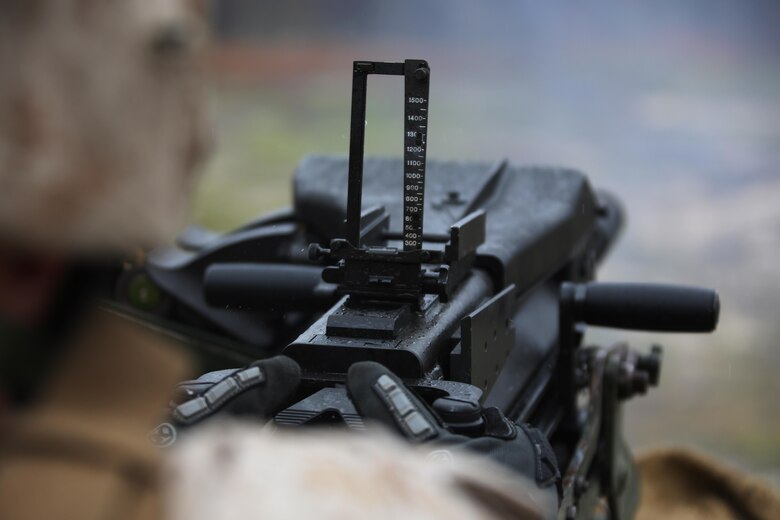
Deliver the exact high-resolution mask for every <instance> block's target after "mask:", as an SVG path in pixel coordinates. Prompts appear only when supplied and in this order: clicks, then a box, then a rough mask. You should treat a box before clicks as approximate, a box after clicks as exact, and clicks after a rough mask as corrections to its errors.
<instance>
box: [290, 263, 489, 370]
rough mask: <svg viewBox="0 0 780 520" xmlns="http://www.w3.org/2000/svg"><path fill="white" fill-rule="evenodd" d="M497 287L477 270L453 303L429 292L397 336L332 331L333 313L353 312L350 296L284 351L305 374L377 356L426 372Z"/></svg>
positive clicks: (394, 365) (342, 367)
mask: <svg viewBox="0 0 780 520" xmlns="http://www.w3.org/2000/svg"><path fill="white" fill-rule="evenodd" d="M492 291H493V285H492V283H491V280H490V278H489V277H488V276H487V275H486V274H485V273H483V272H481V271H479V270H475V271H474V272H473V273H472V274H471V275H470V276H469V277H468V278H467V279H466V280H465V281H464V282H463V283H462V284H461V285H460V286H459V287H458V288H457V290H456V292H455V294H454V295H453V297H452V299H451V300H450V302H449V303H446V304H445V303H443V302H441V301H440V300H439V299H438V298H436V297H431V296H428V297H426V303H425V304H424V305H423V306H422V307H421V308H420V309H419V310H417V311H415V312H412V313H411V315H410V319H409V323H408V325H407V326H406V327H405V328H403V329H402V330H401V331H400V332H399V334H398V337H396V338H392V339H371V338H367V337H364V338H354V337H347V336H335V335H329V334H328V332H327V326H328V320H329V318H330V316H331V315H333V314H336V313H339V312H348V310H349V309H348V307H347V304H346V298H345V299H344V300H342V301H341V302H339V303H338V304H337V305H336V307H334V308H333V309H331V310H330V311H328V312H327V313H326V314H325V315H324V316H323V317H321V318H320V319H319V320H317V321H316V322H315V323H314V324H312V325H311V327H309V329H308V330H307V331H306V332H304V333H303V334H301V335H300V336H299V337H298V339H296V340H295V341H293V342H292V343H291V344H290V345H288V346H287V347H286V348H285V349H284V351H283V353H284V354H285V355H287V356H290V357H291V358H293V359H294V360H296V361H297V362H298V363H299V364H300V365H301V368H303V370H304V372H305V373H334V374H346V373H347V370H348V369H349V366H350V365H351V364H352V363H354V362H355V361H356V360H366V361H377V362H379V363H382V364H383V365H385V366H386V367H387V368H389V369H390V370H392V371H393V372H395V373H396V374H397V375H399V376H400V377H403V378H410V379H416V378H422V377H425V376H426V375H427V374H428V373H429V372H430V371H431V370H432V369H433V368H434V365H435V364H436V362H437V361H438V358H439V356H440V355H441V354H443V352H444V351H445V349H447V348H448V347H449V348H452V344H451V337H452V334H453V332H455V331H456V330H457V329H458V328H459V326H460V321H461V319H463V317H464V316H466V315H467V314H469V313H471V312H473V311H474V310H475V309H476V308H477V307H478V306H479V304H480V303H481V302H483V301H484V300H485V299H486V298H488V297H489V296H490V295H491V294H492Z"/></svg>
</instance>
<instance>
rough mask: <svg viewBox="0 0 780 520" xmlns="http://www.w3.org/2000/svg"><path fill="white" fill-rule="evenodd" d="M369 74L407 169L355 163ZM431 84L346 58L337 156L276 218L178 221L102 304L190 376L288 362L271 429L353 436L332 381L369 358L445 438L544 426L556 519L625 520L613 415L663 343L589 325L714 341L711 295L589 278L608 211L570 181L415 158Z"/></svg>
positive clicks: (582, 182)
mask: <svg viewBox="0 0 780 520" xmlns="http://www.w3.org/2000/svg"><path fill="white" fill-rule="evenodd" d="M373 74H383V75H398V76H403V78H404V85H405V93H404V105H405V111H404V136H403V143H404V151H403V157H402V158H398V159H373V158H369V159H365V160H364V157H363V142H364V132H365V112H366V86H367V79H368V76H370V75H373ZM429 82H430V68H429V65H428V63H427V62H425V61H423V60H406V61H404V62H403V63H381V62H367V61H357V62H355V63H354V69H353V87H352V125H351V140H350V150H349V158H348V159H347V158H341V157H323V156H318V157H309V158H307V159H305V160H304V161H303V162H302V163H301V165H300V166H299V168H298V171H297V172H296V175H295V179H294V204H293V207H292V208H291V209H288V210H283V211H280V212H277V213H274V214H271V215H268V216H265V217H263V218H260V219H258V220H256V221H254V222H251V223H249V224H247V225H245V226H243V227H241V228H239V229H237V230H235V231H233V232H230V233H227V234H224V235H218V234H216V233H212V232H209V231H207V230H204V229H202V228H197V227H190V228H188V229H187V230H186V231H185V232H184V233H183V234H182V235H181V236H180V237H179V239H178V244H177V246H175V247H168V248H164V249H161V250H157V251H153V252H151V253H150V254H149V255H148V257H147V259H146V261H145V263H144V265H142V266H137V267H133V268H128V269H126V270H125V271H124V272H123V273H122V274H121V276H120V277H119V280H118V282H117V287H116V293H117V299H118V301H119V302H120V303H121V304H122V308H123V309H124V311H125V312H128V313H132V314H135V315H136V316H137V317H139V318H140V319H142V320H143V321H144V322H146V323H149V324H150V325H151V326H154V327H156V328H158V329H161V330H163V331H165V332H168V333H170V334H172V335H175V336H177V337H178V338H179V339H183V340H184V341H185V342H186V343H187V344H188V345H189V346H190V348H191V349H192V350H193V351H195V352H196V353H197V354H198V355H199V358H200V359H201V361H202V363H203V369H204V370H214V369H219V368H226V367H235V366H238V365H241V364H246V363H248V362H250V361H253V360H255V359H258V358H263V357H269V356H272V355H276V354H279V353H284V354H285V355H287V356H289V357H291V358H293V359H294V360H296V361H297V362H298V363H299V364H300V366H301V367H302V369H303V375H304V383H303V386H302V389H301V391H300V396H299V397H300V400H299V401H298V402H297V403H296V404H294V405H292V406H290V407H289V408H287V409H286V410H284V411H282V412H281V413H279V414H278V415H276V417H275V419H274V420H275V422H276V423H277V424H279V425H285V426H305V425H307V424H333V423H338V424H342V425H343V426H344V427H347V428H353V429H361V428H363V424H362V421H361V419H360V416H359V415H358V414H357V412H356V410H355V409H354V407H353V405H352V404H351V402H350V400H349V399H348V398H347V396H346V392H345V389H344V386H343V383H344V379H345V375H346V373H347V370H348V368H349V367H350V365H352V364H353V363H355V362H358V361H365V360H373V361H377V362H379V363H381V364H383V365H385V366H386V367H388V368H389V369H390V370H392V371H393V372H395V373H396V374H397V375H398V376H400V377H401V378H403V379H404V381H405V382H406V383H407V384H408V385H409V386H410V387H411V388H413V389H414V390H415V391H416V392H417V393H418V394H419V396H421V397H422V398H423V399H425V400H426V401H427V402H428V403H429V404H431V405H432V407H433V409H434V410H436V411H437V412H438V414H439V415H440V417H441V418H442V420H443V421H444V422H445V423H446V424H447V426H448V428H449V429H451V430H452V431H454V432H464V433H467V434H468V433H469V432H471V433H478V430H479V421H478V420H477V421H476V423H475V417H476V418H477V419H478V417H479V414H478V413H477V414H475V410H477V411H478V410H479V409H481V408H482V407H488V406H495V407H498V408H499V409H501V410H502V411H503V412H504V413H505V414H506V416H507V417H509V418H511V419H512V420H514V421H518V422H520V421H522V422H528V423H531V424H533V425H534V426H536V427H537V428H539V429H540V430H541V431H543V432H544V433H545V434H546V435H547V436H548V438H549V440H550V442H551V443H552V446H553V447H554V450H555V452H556V456H557V458H558V464H559V467H560V468H561V470H562V473H563V498H562V501H561V508H560V518H590V517H592V515H593V512H594V509H595V508H597V507H602V508H603V506H604V504H605V503H606V506H607V508H608V510H609V516H610V518H615V519H627V518H631V517H632V516H633V514H634V512H635V510H636V506H637V502H638V497H639V487H638V486H639V483H638V478H637V475H636V471H635V468H634V465H633V462H632V457H631V454H630V453H629V451H628V448H627V446H626V443H625V441H624V440H623V438H622V433H621V408H622V405H623V403H624V402H625V401H626V400H628V399H630V398H631V397H633V396H635V395H637V394H644V393H645V392H646V391H647V389H648V387H650V386H655V385H656V384H658V379H659V372H660V368H661V349H660V347H653V348H652V350H651V351H650V352H648V353H644V354H640V353H638V352H636V351H634V350H633V349H631V348H629V347H628V346H627V345H625V344H619V345H616V346H613V347H610V348H603V347H587V348H586V347H584V346H582V344H581V343H582V338H583V333H584V330H585V326H586V325H595V326H600V327H612V328H623V329H632V330H647V331H666V332H710V331H712V330H714V328H715V326H716V323H717V319H718V310H719V308H718V297H717V294H716V293H715V292H713V291H711V290H707V289H700V288H694V287H683V286H669V285H652V284H635V283H603V282H594V281H593V280H594V278H595V268H596V266H597V265H598V264H599V262H600V261H601V260H602V259H603V258H604V256H605V254H606V253H607V251H608V249H609V248H610V246H611V244H612V242H613V241H614V239H615V237H616V235H617V233H618V231H619V229H620V227H621V221H622V218H621V209H620V206H619V204H618V203H617V201H616V200H615V199H614V198H613V197H612V196H610V195H609V194H607V193H605V192H600V191H599V192H595V191H594V190H593V189H592V188H591V186H590V185H589V183H588V180H587V178H586V177H585V176H584V175H583V174H581V173H579V172H576V171H572V170H565V169H552V168H536V167H535V168H526V167H520V166H515V165H512V164H509V163H508V162H507V161H497V162H495V163H492V164H488V163H480V162H462V161H426V149H427V138H428V121H429V117H428V99H429V95H428V92H429ZM423 217H425V218H423ZM423 222H424V224H425V225H424V226H423Z"/></svg>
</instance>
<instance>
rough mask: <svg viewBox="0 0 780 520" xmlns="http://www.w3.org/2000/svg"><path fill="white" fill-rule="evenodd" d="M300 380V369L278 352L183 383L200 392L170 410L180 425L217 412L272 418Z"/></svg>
mask: <svg viewBox="0 0 780 520" xmlns="http://www.w3.org/2000/svg"><path fill="white" fill-rule="evenodd" d="M300 381H301V369H300V367H299V366H298V364H297V363H296V362H295V361H293V360H292V359H290V358H288V357H285V356H276V357H273V358H270V359H264V360H262V361H256V362H254V363H252V364H251V365H249V366H248V367H246V368H241V369H236V370H220V371H218V372H210V373H208V374H205V375H203V376H201V377H200V378H198V379H196V380H194V381H189V382H186V383H182V385H181V386H182V387H183V388H184V389H185V390H186V389H189V390H190V391H191V392H193V394H195V395H197V394H198V393H199V392H198V386H203V387H204V389H205V388H207V390H206V391H205V392H203V393H202V394H200V395H199V396H198V397H195V398H193V399H189V400H187V401H185V402H183V403H181V404H179V405H178V406H176V407H175V408H174V409H173V410H172V411H171V418H172V420H173V422H174V423H175V424H176V425H177V426H191V425H194V424H196V423H198V422H200V421H202V420H203V419H206V418H207V417H210V416H212V415H216V414H225V415H231V416H251V417H253V418H260V419H270V418H271V417H273V415H274V414H276V413H277V412H278V411H279V410H281V409H282V408H284V407H285V406H287V405H288V404H289V403H290V401H291V400H292V398H293V397H294V396H295V392H296V391H297V390H298V385H299V383H300Z"/></svg>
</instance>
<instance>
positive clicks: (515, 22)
mask: <svg viewBox="0 0 780 520" xmlns="http://www.w3.org/2000/svg"><path fill="white" fill-rule="evenodd" d="M214 24H215V26H216V28H217V32H218V41H219V46H218V48H217V49H216V51H215V54H214V57H213V68H214V71H215V72H216V76H217V85H216V88H215V90H214V103H213V108H214V117H215V121H216V123H217V130H216V138H217V143H218V147H217V153H216V156H215V157H214V159H213V160H212V162H211V163H210V165H209V167H208V169H207V172H206V174H205V178H204V182H203V184H202V186H201V188H200V191H199V193H198V194H197V205H196V216H195V218H196V220H197V221H198V222H199V223H201V224H204V225H206V226H209V227H212V228H216V229H221V230H227V229H229V228H231V227H233V226H237V225H239V224H241V223H242V222H244V221H245V220H247V219H249V218H251V217H253V216H256V215H257V214H259V213H261V212H264V211H267V210H270V209H274V208H277V207H280V206H284V205H286V204H289V202H290V201H291V184H290V179H291V176H292V174H293V172H294V170H295V167H296V164H297V163H298V162H299V160H300V159H301V158H302V157H303V156H305V155H306V154H310V153H338V154H346V153H347V151H348V133H349V111H350V95H351V90H350V85H351V64H352V61H353V60H356V59H365V60H377V61H382V60H384V61H402V60H403V59H405V58H423V59H426V60H428V61H429V63H430V64H431V71H432V75H431V78H432V81H431V102H430V112H431V126H430V130H431V134H430V137H429V150H428V157H429V158H447V159H484V160H488V161H493V160H495V159H498V158H502V157H507V158H509V159H510V160H512V161H513V162H517V163H521V164H543V165H556V166H567V167H573V168H576V169H580V170H582V171H584V172H586V173H587V174H588V175H589V176H590V179H591V181H592V183H593V184H594V185H597V186H599V187H602V188H606V189H609V190H610V191H612V192H613V193H615V194H617V195H618V196H619V197H620V199H621V200H622V201H623V203H624V205H625V207H626V209H627V212H628V225H627V228H626V229H625V231H624V234H623V237H622V240H621V241H620V242H619V243H618V247H617V248H616V249H615V250H614V251H613V253H612V255H611V256H610V257H609V258H608V261H607V262H606V264H605V265H604V266H603V268H602V269H601V271H600V278H601V279H603V280H615V281H653V282H682V283H689V284H696V285H704V286H711V287H714V288H716V289H718V290H719V292H720V294H721V301H722V312H721V324H720V327H719V329H718V332H717V333H716V334H714V335H712V336H686V335H669V336H658V337H654V336H652V335H648V334H633V333H632V334H629V333H623V332H614V331H597V330H593V331H591V332H590V333H589V334H590V335H589V338H588V341H593V342H596V341H598V342H613V341H617V340H619V339H628V340H629V341H631V342H633V343H634V344H636V345H637V346H646V347H648V348H649V346H650V345H651V344H652V343H654V342H658V343H660V344H662V345H664V346H665V347H666V349H665V362H664V369H663V373H662V379H661V386H660V388H659V389H656V390H653V391H651V392H650V393H649V394H648V396H646V397H644V398H641V399H637V400H634V401H632V402H631V403H630V406H629V407H628V410H627V429H628V436H629V439H630V442H631V443H632V445H633V446H634V448H635V449H637V450H642V449H645V448H649V447H652V446H655V445H661V444H668V443H678V444H679V443H682V444H687V445H691V446H695V447H697V448H699V449H701V450H705V451H707V452H710V453H713V454H715V455H717V456H720V457H721V458H723V459H726V460H728V461H729V462H731V463H733V464H736V465H738V466H741V467H743V468H747V469H749V470H751V471H753V472H755V473H757V474H760V475H762V476H765V477H767V478H768V479H770V480H772V481H773V482H774V483H775V484H776V485H778V484H780V377H778V372H779V371H780V345H777V338H780V272H779V270H778V269H779V266H778V262H777V256H778V254H780V3H778V2H777V1H776V0H766V1H745V2H734V1H731V0H698V1H695V0H667V1H656V2H647V3H644V4H642V5H636V4H635V3H632V2H618V1H614V2H606V1H593V2H587V3H580V2H563V1H547V2H535V1H531V0H526V1H518V0H493V1H491V2H479V3H478V2H473V1H467V0H426V1H424V2H423V1H419V0H393V1H378V0H330V1H328V2H322V1H317V0H287V1H285V2H264V1H258V0H218V1H217V2H215V5H214ZM402 93H403V89H402V87H401V84H400V83H397V78H381V77H375V78H372V80H371V82H370V85H369V102H368V118H367V119H368V121H367V125H368V127H367V136H366V153H367V154H373V155H384V156H392V155H400V153H401V146H402V141H401V139H402V114H403V108H402Z"/></svg>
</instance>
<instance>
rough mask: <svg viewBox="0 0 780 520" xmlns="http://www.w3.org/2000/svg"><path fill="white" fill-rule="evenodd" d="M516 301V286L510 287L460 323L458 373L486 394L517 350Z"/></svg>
mask: <svg viewBox="0 0 780 520" xmlns="http://www.w3.org/2000/svg"><path fill="white" fill-rule="evenodd" d="M514 298H515V286H514V285H510V286H509V287H507V288H505V289H504V290H503V291H501V292H500V293H498V294H497V295H495V296H494V297H493V298H491V299H490V300H488V301H487V302H485V303H484V304H483V305H481V306H480V307H479V308H478V309H476V310H475V311H474V312H471V313H469V315H468V316H466V317H464V318H463V320H462V321H461V332H460V338H461V339H460V345H461V354H460V358H459V361H460V364H461V368H460V370H459V371H460V372H461V373H462V374H463V376H464V377H466V378H467V379H466V380H467V381H468V382H469V383H471V384H472V385H474V386H476V387H478V388H481V389H482V391H483V392H485V394H487V393H488V392H490V390H491V388H492V387H493V384H494V383H495V381H496V379H497V378H498V375H499V374H500V373H501V369H502V368H503V366H504V364H505V363H506V360H507V358H508V357H509V353H510V352H511V351H512V348H513V347H514V343H515V329H514V327H513V325H512V321H511V318H512V315H513V314H514V310H515V305H514V303H515V302H514Z"/></svg>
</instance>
